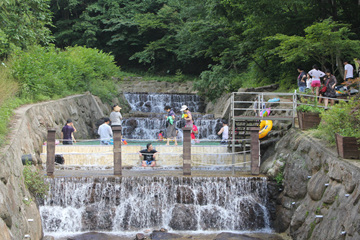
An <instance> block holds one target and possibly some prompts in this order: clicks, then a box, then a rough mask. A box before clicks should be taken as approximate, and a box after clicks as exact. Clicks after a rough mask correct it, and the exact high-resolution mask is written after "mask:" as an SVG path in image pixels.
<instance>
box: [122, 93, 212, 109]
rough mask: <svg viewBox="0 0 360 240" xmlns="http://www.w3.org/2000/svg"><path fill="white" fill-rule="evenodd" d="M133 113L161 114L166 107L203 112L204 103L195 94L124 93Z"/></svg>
mask: <svg viewBox="0 0 360 240" xmlns="http://www.w3.org/2000/svg"><path fill="white" fill-rule="evenodd" d="M124 95H125V98H126V100H127V101H128V102H129V104H130V106H131V109H132V110H133V111H140V112H152V113H161V112H164V107H165V106H167V105H168V106H170V107H172V108H173V109H174V111H176V112H178V111H180V109H181V106H182V105H187V106H188V107H189V109H190V111H191V112H203V111H204V109H205V106H204V102H203V101H202V100H201V99H200V97H199V96H197V95H194V94H165V93H124Z"/></svg>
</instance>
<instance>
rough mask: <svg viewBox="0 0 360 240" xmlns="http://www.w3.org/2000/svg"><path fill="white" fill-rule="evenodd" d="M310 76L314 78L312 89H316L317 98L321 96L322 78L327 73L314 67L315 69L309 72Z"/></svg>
mask: <svg viewBox="0 0 360 240" xmlns="http://www.w3.org/2000/svg"><path fill="white" fill-rule="evenodd" d="M309 75H310V76H311V77H312V82H311V87H312V88H315V92H316V97H317V96H319V88H320V87H321V82H320V78H321V77H323V76H325V73H324V72H322V71H320V70H319V68H318V66H317V65H314V66H313V69H312V70H310V71H309Z"/></svg>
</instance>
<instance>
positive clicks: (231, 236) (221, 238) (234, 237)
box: [214, 232, 261, 240]
mask: <svg viewBox="0 0 360 240" xmlns="http://www.w3.org/2000/svg"><path fill="white" fill-rule="evenodd" d="M214 240H261V238H257V237H250V236H248V235H245V234H237V233H229V232H223V233H220V234H218V235H217V236H216V237H215V239H214Z"/></svg>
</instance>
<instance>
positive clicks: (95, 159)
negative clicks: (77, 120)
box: [40, 145, 250, 167]
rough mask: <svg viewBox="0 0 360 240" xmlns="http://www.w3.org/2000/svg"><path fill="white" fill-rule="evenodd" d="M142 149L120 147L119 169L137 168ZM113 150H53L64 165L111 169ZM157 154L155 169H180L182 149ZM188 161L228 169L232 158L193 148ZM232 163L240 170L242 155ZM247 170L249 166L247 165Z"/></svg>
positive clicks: (223, 150) (219, 150)
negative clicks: (61, 158) (237, 165)
mask: <svg viewBox="0 0 360 240" xmlns="http://www.w3.org/2000/svg"><path fill="white" fill-rule="evenodd" d="M141 149H142V147H141V146H123V147H122V165H123V166H128V167H131V166H139V165H140V164H141V160H140V157H139V154H138V151H139V150H141ZM112 150H113V146H76V145H73V146H67V145H65V146H63V145H58V146H56V154H62V155H63V157H64V159H65V163H64V165H71V166H112V165H113V163H114V157H113V152H112ZM156 150H157V151H159V155H158V159H157V165H158V166H178V167H181V166H182V165H183V156H182V153H183V148H182V146H157V148H156ZM191 153H192V154H191V160H192V165H193V166H206V167H211V166H227V165H229V166H230V165H231V164H232V161H233V155H232V154H231V153H229V152H228V148H227V147H226V146H192V148H191ZM40 157H41V159H42V161H43V163H45V162H46V151H45V152H44V153H42V154H41V155H40ZM245 158H246V161H247V162H248V161H250V154H246V156H245ZM234 160H235V163H238V164H239V165H241V166H243V161H244V155H242V154H235V155H234ZM246 165H247V166H249V165H250V164H249V163H247V164H246Z"/></svg>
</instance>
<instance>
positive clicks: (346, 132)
mask: <svg viewBox="0 0 360 240" xmlns="http://www.w3.org/2000/svg"><path fill="white" fill-rule="evenodd" d="M321 119H322V121H321V123H320V125H319V127H318V129H319V132H320V136H321V137H322V138H323V139H325V140H327V141H328V142H330V143H332V144H334V143H335V133H339V134H340V135H342V136H344V137H356V138H360V128H359V124H360V103H359V97H355V98H353V99H352V100H351V101H349V103H346V102H344V101H341V102H340V103H339V104H336V105H335V106H333V107H332V108H331V109H329V110H327V111H325V112H323V113H322V114H321Z"/></svg>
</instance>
